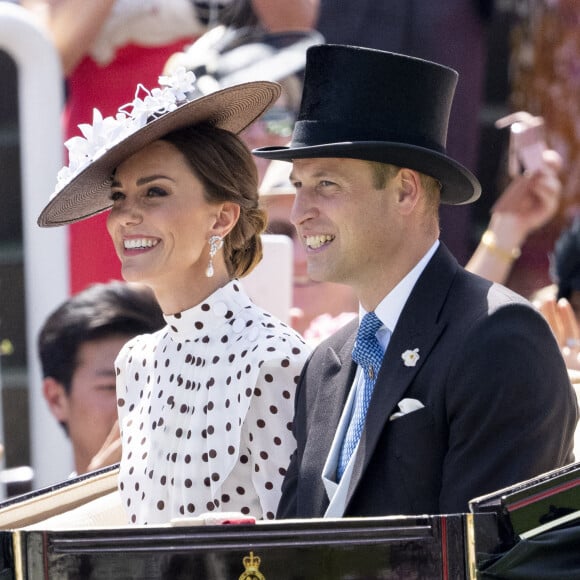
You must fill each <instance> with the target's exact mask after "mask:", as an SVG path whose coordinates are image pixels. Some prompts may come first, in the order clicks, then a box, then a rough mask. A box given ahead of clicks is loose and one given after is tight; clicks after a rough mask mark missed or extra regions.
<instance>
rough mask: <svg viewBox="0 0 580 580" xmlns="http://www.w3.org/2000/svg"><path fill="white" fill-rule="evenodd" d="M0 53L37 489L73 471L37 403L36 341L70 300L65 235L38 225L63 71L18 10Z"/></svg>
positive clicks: (58, 145) (53, 165)
mask: <svg viewBox="0 0 580 580" xmlns="http://www.w3.org/2000/svg"><path fill="white" fill-rule="evenodd" d="M0 50H3V51H4V52H6V53H7V54H8V55H10V56H11V57H12V59H13V60H14V62H15V63H16V67H17V71H18V106H19V127H20V153H21V155H20V158H21V183H22V213H23V215H22V220H23V222H22V223H23V244H24V280H25V292H26V296H25V300H26V301H25V307H26V333H27V337H28V338H27V357H28V387H29V400H30V441H31V443H30V444H31V457H32V468H33V469H34V486H35V487H43V486H45V485H49V484H52V483H55V482H57V481H60V480H62V479H64V478H66V476H67V475H68V473H70V470H71V468H72V460H71V451H70V445H69V443H68V441H67V440H66V438H65V436H64V434H63V433H62V430H61V428H60V426H59V425H58V423H57V422H56V420H55V419H54V417H52V415H51V414H50V412H49V410H48V407H47V405H46V402H45V401H44V399H43V396H42V382H41V371H40V364H39V360H38V354H37V352H36V337H37V335H38V331H39V329H40V326H41V325H42V323H43V321H44V319H45V318H46V316H47V315H48V314H49V313H50V312H51V311H52V310H53V309H54V308H55V307H56V306H57V305H58V304H60V303H61V302H62V301H63V300H64V299H65V298H66V297H67V295H68V287H69V284H68V275H69V274H68V268H69V266H68V264H69V260H68V246H67V232H66V228H53V229H48V230H47V229H41V228H39V227H38V226H37V225H36V218H37V216H38V214H39V213H40V211H41V210H42V208H43V207H44V205H45V204H46V202H47V201H48V196H49V194H50V192H51V191H52V189H53V187H54V183H55V179H56V174H57V171H58V170H59V168H60V167H61V165H62V156H63V146H62V142H63V139H62V128H61V119H60V113H61V107H62V102H63V85H62V71H61V67H60V61H59V58H58V54H57V52H56V50H55V48H54V46H53V44H52V42H51V40H50V39H49V38H48V36H47V35H46V34H45V33H44V31H43V30H42V29H41V28H40V27H39V26H38V25H37V24H36V23H35V22H34V20H33V19H32V17H31V15H30V14H29V13H28V12H27V11H26V10H25V9H24V8H22V7H20V6H17V5H14V4H11V3H7V2H0Z"/></svg>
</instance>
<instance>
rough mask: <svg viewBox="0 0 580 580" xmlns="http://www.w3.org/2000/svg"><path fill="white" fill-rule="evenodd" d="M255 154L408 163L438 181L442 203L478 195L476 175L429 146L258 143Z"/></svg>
mask: <svg viewBox="0 0 580 580" xmlns="http://www.w3.org/2000/svg"><path fill="white" fill-rule="evenodd" d="M252 153H253V154H254V155H256V156H257V157H263V158H264V159H277V160H280V161H289V162H291V161H292V160H294V159H308V158H318V157H320V158H323V157H327V158H328V157H338V158H351V159H362V160H367V161H378V162H381V163H389V164H392V165H397V166H399V167H408V168H409V169H414V170H415V171H419V172H421V173H424V174H425V175H430V176H431V177H434V178H435V179H437V180H438V181H440V182H441V185H442V189H441V203H445V204H449V205H462V204H466V203H471V202H474V201H476V200H477V199H478V198H479V196H480V195H481V184H480V183H479V181H478V179H477V178H476V177H475V175H473V173H471V171H469V170H468V169H467V168H465V167H463V165H461V164H460V163H458V162H457V161H455V160H453V159H451V158H450V157H448V156H447V155H444V154H442V153H438V152H437V151H433V150H431V149H426V148H423V147H418V146H416V145H407V144H405V143H396V142H388V141H360V142H355V141H348V142H344V143H325V144H323V145H308V146H298V145H297V146H291V147H260V148H259V149H254V150H253V151H252Z"/></svg>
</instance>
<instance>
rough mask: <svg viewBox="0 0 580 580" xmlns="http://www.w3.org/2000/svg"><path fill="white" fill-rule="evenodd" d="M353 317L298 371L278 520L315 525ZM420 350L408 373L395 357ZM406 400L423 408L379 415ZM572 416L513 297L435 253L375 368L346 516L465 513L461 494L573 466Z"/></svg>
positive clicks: (557, 367) (530, 321) (573, 408)
mask: <svg viewBox="0 0 580 580" xmlns="http://www.w3.org/2000/svg"><path fill="white" fill-rule="evenodd" d="M356 331H357V321H356V320H355V321H353V322H352V323H350V324H348V325H347V326H346V327H345V328H343V329H341V330H340V331H338V332H337V333H336V334H335V335H334V336H332V337H331V338H330V339H328V340H327V341H325V342H324V343H322V344H321V345H320V346H319V347H318V348H317V349H316V350H315V351H314V353H313V355H312V357H311V359H310V360H309V362H308V363H307V364H306V366H305V368H304V371H303V373H302V376H301V380H300V384H299V386H298V391H297V399H296V417H295V420H294V432H295V436H296V439H297V444H298V448H297V451H296V453H295V454H294V456H293V458H292V461H291V463H290V466H289V469H288V473H287V476H286V478H285V481H284V486H283V494H282V499H281V502H280V506H279V510H278V517H285V518H291V517H321V516H323V515H324V512H325V510H326V508H327V506H328V498H327V495H326V491H325V489H324V485H323V483H322V479H321V472H322V468H323V466H324V462H325V460H326V457H327V455H328V451H329V449H330V446H331V443H332V439H333V437H334V433H335V430H336V426H337V424H338V421H339V418H340V415H341V412H342V407H343V404H344V402H345V400H346V397H347V395H348V391H349V389H350V387H351V385H352V382H353V378H354V373H355V369H356V366H355V364H354V363H353V362H352V359H351V353H352V347H353V343H354V340H355V336H356ZM415 348H418V349H419V360H418V361H417V364H416V365H415V366H406V365H405V364H404V361H403V359H402V357H401V355H402V353H403V352H405V351H406V350H408V349H415ZM403 398H413V399H417V400H419V401H420V402H421V403H423V405H425V407H424V408H422V409H420V410H417V411H414V412H412V413H410V414H408V415H405V416H403V417H400V418H398V419H396V420H393V421H389V417H390V416H391V415H392V414H393V413H394V412H395V411H396V409H397V403H398V402H399V401H400V400H401V399H403ZM577 416H578V409H577V404H576V397H575V395H574V393H573V391H572V388H571V385H570V382H569V380H568V376H567V372H566V368H565V365H564V361H563V359H562V357H561V354H560V350H559V348H558V345H557V344H556V341H555V340H554V337H553V335H552V332H551V330H550V328H549V326H548V325H547V323H546V322H545V320H544V319H543V317H542V316H541V315H540V314H539V313H538V312H537V311H536V310H535V309H534V308H533V307H532V306H531V305H530V304H529V303H528V302H527V301H526V300H524V299H523V298H521V297H520V296H518V295H517V294H515V293H513V292H511V291H510V290H508V289H506V288H504V287H503V286H500V285H497V284H492V283H490V282H489V281H487V280H484V279H482V278H480V277H478V276H474V275H472V274H470V273H468V272H466V271H465V270H464V269H463V268H461V267H460V266H459V265H458V264H457V262H456V260H455V259H454V258H453V257H452V256H451V254H450V252H449V251H448V250H447V248H445V246H444V245H443V244H441V246H440V247H439V248H438V250H437V252H436V253H435V255H434V256H433V258H432V259H431V261H430V263H429V264H428V265H427V267H426V269H425V270H424V272H423V273H422V275H421V277H420V278H419V280H418V281H417V284H416V285H415V288H414V289H413V291H412V293H411V295H410V297H409V299H408V301H407V304H406V305H405V307H404V309H403V312H402V314H401V317H400V319H399V322H398V324H397V327H396V329H395V332H394V334H393V336H392V337H391V340H390V343H389V345H388V348H387V352H386V353H385V357H384V359H383V364H382V367H381V370H380V373H379V375H378V378H377V383H376V385H375V389H374V393H373V396H372V399H371V402H370V406H369V411H368V415H367V419H366V426H365V429H364V432H363V435H362V439H361V443H360V446H359V451H358V454H357V456H356V462H355V465H354V471H353V476H352V480H351V483H350V487H349V493H348V499H347V505H346V510H345V515H346V516H378V515H391V514H425V513H426V514H438V513H461V512H466V511H468V501H469V500H470V499H471V498H474V497H476V496H479V495H481V494H484V493H488V492H491V491H494V490H497V489H500V488H502V487H505V486H507V485H510V484H513V483H515V482H518V481H523V480H525V479H528V478H530V477H532V476H535V475H538V474H540V473H543V472H545V471H548V470H551V469H553V468H556V467H559V466H561V465H564V464H566V463H569V462H571V461H572V460H573V457H572V445H573V434H574V428H575V425H576V421H577Z"/></svg>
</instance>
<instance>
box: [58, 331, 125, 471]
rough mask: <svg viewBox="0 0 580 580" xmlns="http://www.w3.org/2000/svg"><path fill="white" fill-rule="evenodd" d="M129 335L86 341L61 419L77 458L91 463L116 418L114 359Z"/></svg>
mask: <svg viewBox="0 0 580 580" xmlns="http://www.w3.org/2000/svg"><path fill="white" fill-rule="evenodd" d="M128 339H129V337H128V336H122V335H116V336H111V337H107V338H102V339H99V340H93V341H90V342H85V343H84V344H83V345H82V346H81V347H80V349H79V351H78V354H77V361H78V366H77V369H76V371H75V373H74V375H73V378H72V384H71V390H70V394H69V396H68V397H65V400H64V401H63V405H62V411H63V414H62V417H61V418H60V420H61V421H62V422H63V423H66V424H67V427H68V432H69V437H70V440H71V443H72V445H73V450H74V454H75V461H76V463H77V466H78V465H79V458H81V462H83V463H84V462H85V461H86V463H87V464H88V462H89V461H90V460H91V459H92V458H93V456H94V455H95V454H96V453H97V451H98V450H99V449H100V448H101V446H102V444H103V442H104V441H105V438H106V437H107V435H108V434H109V432H110V431H111V428H112V427H113V424H114V423H115V421H116V420H117V397H116V391H115V370H114V368H115V365H114V363H115V358H116V357H117V355H118V354H119V351H120V350H121V347H122V346H123V345H124V344H125V343H126V342H127V341H128Z"/></svg>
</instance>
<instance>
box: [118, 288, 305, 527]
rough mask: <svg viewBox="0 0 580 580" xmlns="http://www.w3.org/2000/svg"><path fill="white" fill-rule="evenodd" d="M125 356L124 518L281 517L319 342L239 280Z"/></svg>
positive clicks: (121, 397)
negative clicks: (309, 365) (302, 377)
mask: <svg viewBox="0 0 580 580" xmlns="http://www.w3.org/2000/svg"><path fill="white" fill-rule="evenodd" d="M166 321H167V326H166V327H165V328H164V329H162V330H160V331H159V332H157V333H155V334H151V335H143V336H140V337H137V338H135V339H133V340H132V341H130V342H129V343H128V344H127V345H125V347H124V348H123V350H122V351H121V353H120V354H119V357H118V358H117V361H116V367H117V369H116V372H117V399H118V402H119V406H118V408H119V419H120V424H121V434H122V441H123V458H122V460H121V471H120V477H119V482H120V484H119V491H120V494H121V498H122V501H123V504H124V506H125V509H126V512H127V520H128V521H129V522H133V523H136V524H157V523H167V522H168V521H169V520H170V519H171V518H174V517H180V516H184V515H187V516H195V515H199V514H201V513H203V512H207V511H219V510H222V509H223V510H226V511H239V512H242V513H246V514H251V515H253V516H254V517H256V518H272V517H273V514H274V513H275V512H276V506H277V504H278V501H279V499H280V494H281V485H282V480H283V474H284V473H285V469H286V467H287V465H288V463H289V458H290V455H291V454H292V452H293V451H294V448H295V441H294V438H293V436H292V433H291V432H290V431H288V429H287V428H286V426H287V424H289V423H291V421H292V417H293V413H294V401H293V399H294V390H295V387H296V384H297V382H298V376H299V374H300V371H301V369H302V366H303V364H304V362H305V360H306V357H307V356H308V354H309V352H310V349H309V347H308V346H306V345H305V344H304V342H303V341H302V339H301V338H300V336H299V335H298V334H297V333H295V332H294V331H293V330H292V329H291V328H289V327H287V326H286V325H285V324H283V323H281V322H280V321H278V320H276V319H275V318H273V317H272V316H271V315H270V314H268V313H265V312H264V311H263V310H262V309H260V308H258V307H257V306H256V305H254V304H253V303H252V302H251V301H250V299H249V298H248V296H247V295H246V294H245V292H244V291H243V289H242V288H241V284H240V283H239V282H238V281H233V282H230V283H229V284H227V285H226V286H224V287H223V288H221V289H220V290H218V291H217V292H215V293H214V294H213V295H212V296H210V297H209V298H208V299H207V300H205V301H204V302H203V303H202V304H199V305H198V306H196V307H194V308H192V309H190V310H187V311H185V312H181V313H180V314H179V315H177V316H167V317H166Z"/></svg>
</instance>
